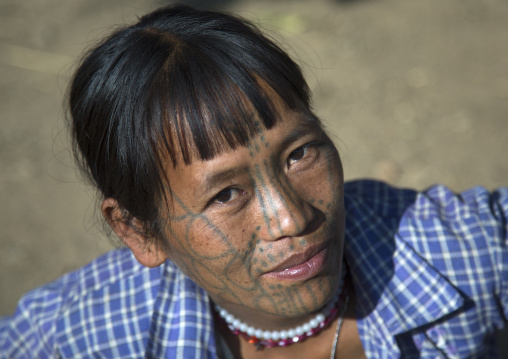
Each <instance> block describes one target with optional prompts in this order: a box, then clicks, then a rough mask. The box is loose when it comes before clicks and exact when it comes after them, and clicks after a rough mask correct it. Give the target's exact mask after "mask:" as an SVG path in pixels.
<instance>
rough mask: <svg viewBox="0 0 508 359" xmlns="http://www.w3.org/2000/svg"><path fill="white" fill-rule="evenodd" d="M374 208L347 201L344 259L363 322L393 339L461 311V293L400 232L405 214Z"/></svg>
mask: <svg viewBox="0 0 508 359" xmlns="http://www.w3.org/2000/svg"><path fill="white" fill-rule="evenodd" d="M372 208H373V206H371V205H368V204H367V203H363V202H362V201H361V200H358V199H357V198H356V197H355V198H346V211H347V225H346V245H345V249H346V252H345V255H346V260H347V262H348V266H349V268H350V272H351V276H352V280H353V283H354V287H355V291H356V298H357V300H356V302H357V303H356V305H357V317H358V319H360V320H362V319H364V318H368V317H370V319H372V322H373V323H376V326H378V327H377V328H375V329H373V330H375V331H376V332H377V333H379V335H390V337H392V338H393V337H395V335H398V334H401V333H404V332H407V331H410V330H413V329H417V328H419V327H422V326H425V325H427V324H429V323H432V322H435V321H438V320H439V319H441V318H443V317H445V316H448V315H451V314H452V313H454V312H455V311H457V310H460V309H461V308H462V307H463V305H464V302H465V300H464V297H463V296H462V295H461V293H460V291H459V290H458V289H457V288H456V287H455V286H454V285H452V284H451V283H450V282H449V281H448V280H447V279H446V277H444V276H443V275H442V274H441V273H440V272H439V271H437V270H436V269H435V268H434V267H433V266H432V265H430V264H429V262H428V261H427V260H426V259H424V258H423V257H422V256H421V255H420V254H419V253H418V252H417V251H415V249H414V247H413V246H412V245H411V243H410V242H409V241H408V240H407V238H403V237H402V236H401V235H400V234H399V233H398V228H399V226H401V223H402V222H407V220H406V218H405V216H406V214H405V213H406V211H401V210H400V208H399V209H398V210H397V211H386V212H385V213H379V212H378V211H374V210H373V209H372ZM395 212H397V213H395Z"/></svg>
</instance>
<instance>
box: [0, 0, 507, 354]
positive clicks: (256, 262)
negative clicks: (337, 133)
mask: <svg viewBox="0 0 508 359" xmlns="http://www.w3.org/2000/svg"><path fill="white" fill-rule="evenodd" d="M69 101H70V114H71V121H72V122H71V126H72V136H73V139H74V142H75V149H76V156H77V158H78V161H79V162H80V163H81V165H82V167H83V169H84V170H85V172H86V173H87V174H88V176H89V178H90V180H91V181H92V183H93V184H94V185H95V186H96V187H97V188H98V190H99V191H100V193H101V195H102V196H103V198H104V200H103V202H102V206H101V209H102V213H103V214H104V217H105V219H106V221H107V222H108V224H109V225H110V226H111V228H112V229H113V231H114V232H115V233H116V235H118V237H119V238H120V239H121V240H122V241H123V243H125V245H126V246H127V247H128V248H127V249H120V250H116V251H112V252H110V253H108V254H106V255H105V256H103V257H101V258H99V259H97V260H96V261H94V262H92V263H91V264H90V265H88V266H86V267H84V268H82V269H80V270H78V271H76V272H73V273H70V274H69V275H66V276H64V277H62V278H61V279H60V280H58V281H57V282H55V283H52V284H50V285H48V286H45V287H42V288H40V289H37V290H35V291H34V292H32V293H29V294H28V295H27V296H25V297H24V298H23V299H22V301H21V302H20V306H19V309H18V311H17V312H16V314H15V315H14V316H13V317H11V318H9V319H7V320H4V321H3V322H2V324H1V326H0V328H1V329H0V330H1V332H0V333H1V336H0V338H1V339H0V340H2V341H0V345H1V348H2V353H5V356H6V357H9V358H11V357H52V356H54V357H72V358H75V357H112V358H117V357H121V358H125V357H133V358H139V357H153V358H161V357H167V358H175V357H178V358H189V357H193V358H194V357H199V358H202V357H217V356H219V357H226V358H227V357H236V358H240V357H241V358H255V357H263V358H269V357H274V358H286V357H291V358H299V357H301V358H330V357H331V358H335V357H336V358H338V357H340V358H361V357H364V356H366V357H369V358H370V357H373V358H378V357H379V358H395V357H400V356H403V357H420V356H421V357H430V356H433V357H435V356H438V355H447V356H448V357H453V356H455V357H471V356H472V357H474V356H477V357H492V355H495V346H494V345H493V344H494V343H493V341H494V337H493V332H494V329H495V328H499V327H501V326H502V325H503V319H502V318H503V316H506V314H507V308H508V296H507V294H506V291H503V290H502V286H503V285H506V278H508V266H507V262H508V259H507V257H508V255H507V253H506V244H505V242H506V232H507V231H506V213H507V212H508V191H506V190H499V191H498V192H495V193H494V194H492V195H489V194H488V193H486V191H485V190H482V189H480V188H477V189H474V190H471V191H468V192H465V193H464V194H462V195H461V196H460V197H459V196H456V195H454V194H453V193H451V192H450V191H448V190H446V189H445V188H443V187H435V188H432V189H430V190H429V191H428V192H426V193H423V194H419V195H418V194H416V193H415V192H413V191H409V190H397V189H392V188H390V187H388V186H386V185H384V184H382V183H377V182H372V181H359V182H354V183H349V184H344V182H343V175H342V167H341V163H340V158H339V155H338V153H337V150H336V149H335V147H334V145H333V143H332V142H331V141H330V139H329V138H328V136H327V135H326V134H325V132H324V131H323V129H322V126H321V124H320V121H319V119H317V118H316V116H315V115H314V114H313V112H312V110H311V107H310V93H309V89H308V87H307V84H306V82H305V80H304V78H303V76H302V73H301V71H300V69H299V68H298V66H297V65H296V64H295V63H294V62H293V61H292V60H291V59H290V58H289V57H288V56H287V55H286V54H285V53H284V52H283V51H282V50H281V49H280V48H279V47H278V46H277V45H276V44H275V43H274V42H272V41H271V40H269V39H268V38H267V37H265V36H264V35H263V34H261V33H260V32H259V30H257V29H256V28H255V27H254V26H253V25H251V24H250V23H249V22H247V21H245V20H243V19H240V18H237V17H234V16H232V15H229V14H222V13H217V12H208V11H199V10H195V9H193V8H189V7H185V6H171V7H167V8H162V9H160V10H157V11H155V12H153V13H151V14H148V15H146V16H144V17H143V18H141V19H140V21H139V22H138V23H137V24H135V25H133V26H130V27H126V28H123V29H120V30H118V31H116V32H115V33H113V34H112V35H111V36H110V37H108V38H107V39H106V40H104V41H103V42H102V43H101V44H99V45H98V46H97V47H95V48H94V49H92V50H91V51H90V52H89V53H88V54H87V55H86V56H85V58H84V60H83V62H82V63H81V65H80V67H79V68H78V70H77V72H76V74H75V77H74V79H73V81H72V84H71V90H70V97H69ZM346 214H347V223H346Z"/></svg>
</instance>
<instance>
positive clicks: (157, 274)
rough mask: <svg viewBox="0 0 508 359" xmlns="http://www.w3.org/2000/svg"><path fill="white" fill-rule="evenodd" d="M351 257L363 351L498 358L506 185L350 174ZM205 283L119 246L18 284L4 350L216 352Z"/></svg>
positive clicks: (7, 354)
mask: <svg viewBox="0 0 508 359" xmlns="http://www.w3.org/2000/svg"><path fill="white" fill-rule="evenodd" d="M345 201H346V211H347V225H346V260H347V262H348V265H349V272H350V274H351V276H352V279H353V282H354V285H355V290H356V307H357V308H356V309H357V318H358V330H359V334H360V338H361V340H362V343H363V346H364V349H365V352H366V354H367V357H368V358H399V357H403V358H496V357H497V353H496V351H495V345H494V341H493V340H494V339H493V332H494V330H495V329H496V328H501V327H502V326H503V321H504V320H505V318H506V317H507V316H508V289H507V288H506V286H507V285H508V284H507V283H508V250H507V246H508V244H507V233H508V222H507V216H508V189H500V190H498V191H496V192H493V193H490V194H489V193H488V192H487V191H486V190H485V189H482V188H474V189H471V190H469V191H466V192H464V193H462V194H460V195H456V194H454V193H452V192H450V191H449V190H447V189H446V188H445V187H442V186H436V187H432V188H431V189H429V190H428V191H425V192H424V193H420V194H418V193H416V192H414V191H410V190H400V189H394V188H391V187H389V186H387V185H385V184H383V183H380V182H375V181H356V182H350V183H347V184H346V185H345ZM215 357H216V351H215V338H214V333H213V318H212V315H211V312H210V307H209V301H208V297H207V296H206V294H205V293H204V292H203V290H202V289H200V288H199V287H197V286H196V285H195V284H194V283H193V282H192V281H191V280H189V279H188V278H186V277H185V276H184V275H183V274H182V273H181V272H180V271H179V270H178V268H176V267H175V266H174V264H173V263H171V262H169V261H168V262H166V263H165V264H164V265H163V266H160V267H158V268H153V269H149V268H145V267H142V266H141V265H139V264H138V263H137V262H136V260H135V259H134V257H133V256H132V254H131V253H130V251H129V250H125V249H122V250H115V251H112V252H109V253H107V254H105V255H104V256H102V257H100V258H98V259H96V260H95V261H93V262H92V263H90V264H89V265H87V266H85V267H83V268H81V269H79V270H77V271H75V272H72V273H69V274H67V275H65V276H63V277H62V278H60V279H59V280H57V281H55V282H53V283H51V284H48V285H46V286H43V287H41V288H38V289H36V290H34V291H32V292H30V293H28V294H27V295H25V296H24V297H23V298H22V299H21V300H20V302H19V306H18V309H17V311H16V312H15V314H14V315H13V316H11V317H7V318H3V319H1V320H0V358H215Z"/></svg>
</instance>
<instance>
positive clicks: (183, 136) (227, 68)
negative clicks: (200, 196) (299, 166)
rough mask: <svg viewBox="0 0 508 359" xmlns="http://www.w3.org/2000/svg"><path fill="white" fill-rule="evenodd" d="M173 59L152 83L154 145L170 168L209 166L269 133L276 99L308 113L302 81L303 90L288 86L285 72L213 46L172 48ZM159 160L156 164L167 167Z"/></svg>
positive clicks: (298, 85) (288, 82)
mask: <svg viewBox="0 0 508 359" xmlns="http://www.w3.org/2000/svg"><path fill="white" fill-rule="evenodd" d="M240 53H241V52H240ZM171 55H172V56H170V57H168V59H167V62H166V63H165V64H164V66H163V67H162V68H161V69H160V71H159V73H158V74H157V76H156V78H155V81H154V82H153V87H152V91H151V93H152V94H153V96H154V97H155V98H152V99H153V100H154V101H151V102H152V104H156V105H155V106H156V108H154V109H152V111H150V113H151V116H154V117H153V118H152V119H153V120H154V119H157V120H158V121H156V122H158V123H157V126H154V127H153V130H155V131H156V133H153V134H152V136H151V137H152V139H154V140H155V142H156V143H153V145H154V146H155V147H156V148H158V151H157V153H159V154H160V156H162V157H166V156H167V157H169V158H170V159H171V161H172V163H173V165H175V164H176V163H177V162H179V161H180V160H183V162H184V163H186V164H189V163H190V162H191V161H192V159H193V158H197V159H199V160H210V159H212V158H214V157H215V156H216V155H218V154H220V153H221V152H223V151H225V150H228V149H234V148H236V147H238V146H245V145H247V144H248V142H249V140H250V139H251V138H253V137H254V136H255V135H257V134H259V133H260V131H261V130H263V129H270V128H272V127H273V126H274V125H275V124H276V123H277V113H276V111H275V109H274V104H273V103H272V101H273V99H271V98H270V97H273V96H274V94H276V95H278V97H279V98H280V99H281V100H282V101H283V102H284V103H285V105H286V106H287V107H288V108H290V109H294V108H296V107H303V108H308V107H309V100H308V95H307V92H306V91H304V90H297V89H306V83H305V81H304V80H303V78H302V79H301V81H302V82H303V84H305V86H302V84H301V83H298V84H294V83H292V81H289V79H288V76H287V69H286V71H281V69H277V68H276V66H270V64H263V63H261V62H262V61H260V59H252V58H249V59H245V58H242V56H241V55H238V56H232V55H231V52H229V53H225V52H222V51H219V49H216V48H214V47H213V45H210V46H207V47H203V46H201V47H199V50H198V49H197V47H192V46H189V44H181V43H179V44H178V45H177V46H175V45H174V44H173V53H172V54H171ZM243 57H245V55H243ZM253 60H254V61H253ZM253 65H254V66H253ZM279 66H284V65H279ZM161 145H162V146H161ZM161 150H162V153H161ZM162 159H163V158H160V159H159V160H160V161H159V163H160V164H161V163H164V162H167V161H162Z"/></svg>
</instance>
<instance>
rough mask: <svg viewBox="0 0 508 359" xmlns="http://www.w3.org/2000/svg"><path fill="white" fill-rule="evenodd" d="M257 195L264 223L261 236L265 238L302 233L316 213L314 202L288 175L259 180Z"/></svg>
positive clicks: (261, 219) (272, 238)
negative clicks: (295, 185)
mask: <svg viewBox="0 0 508 359" xmlns="http://www.w3.org/2000/svg"><path fill="white" fill-rule="evenodd" d="M260 182H261V181H260ZM256 197H257V200H258V203H259V206H258V207H257V211H258V213H259V217H258V218H259V221H258V223H261V224H260V227H261V228H260V229H259V237H260V238H261V239H264V240H270V241H274V240H277V239H279V238H283V237H292V236H298V235H299V234H301V233H302V232H304V231H305V229H306V228H307V226H308V225H309V223H311V222H312V221H313V218H314V216H315V214H314V210H313V207H312V206H311V204H310V203H308V202H307V201H305V200H304V199H303V198H302V196H301V195H300V194H299V193H298V191H297V190H295V189H294V188H293V187H292V186H291V183H289V181H287V179H286V178H284V177H274V178H270V181H268V182H261V183H259V184H258V186H257V187H256Z"/></svg>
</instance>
